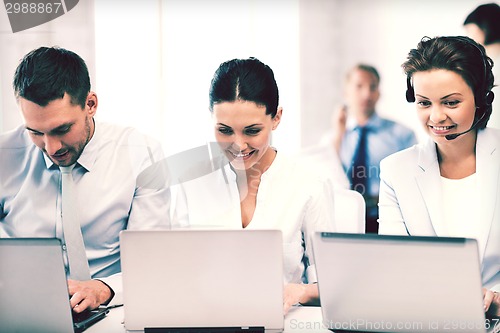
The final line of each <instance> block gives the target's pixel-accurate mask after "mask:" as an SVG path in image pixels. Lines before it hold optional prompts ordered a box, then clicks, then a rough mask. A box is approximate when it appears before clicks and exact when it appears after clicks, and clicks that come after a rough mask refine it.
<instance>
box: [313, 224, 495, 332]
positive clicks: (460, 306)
mask: <svg viewBox="0 0 500 333" xmlns="http://www.w3.org/2000/svg"><path fill="white" fill-rule="evenodd" d="M313 251H314V256H315V259H316V270H317V275H318V284H319V286H318V287H319V293H320V299H321V306H322V314H323V324H324V325H325V326H326V327H328V328H329V329H332V330H335V331H343V330H345V331H368V332H436V333H439V332H456V331H462V332H485V331H486V329H485V315H484V310H483V296H482V291H481V288H482V287H481V273H480V264H479V255H478V248H477V242H476V241H475V240H472V239H463V238H438V237H407V236H383V235H367V234H336V233H317V234H315V235H314V238H313Z"/></svg>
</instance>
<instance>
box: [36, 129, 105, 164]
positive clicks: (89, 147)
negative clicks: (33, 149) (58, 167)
mask: <svg viewBox="0 0 500 333" xmlns="http://www.w3.org/2000/svg"><path fill="white" fill-rule="evenodd" d="M93 121H94V120H93ZM99 129H100V127H99V126H98V123H97V122H96V121H94V135H92V138H90V141H89V142H87V144H86V145H85V147H84V148H83V152H82V154H81V155H80V157H79V158H78V160H77V161H76V162H77V163H78V164H80V165H81V166H82V167H83V168H84V169H85V170H87V171H90V170H91V169H92V167H93V166H94V164H95V160H96V158H97V152H98V149H99V141H100V140H99V138H100V137H101V131H100V130H99ZM43 158H44V160H45V166H46V167H47V169H50V168H52V167H54V165H55V164H54V162H52V160H51V159H50V158H49V157H48V156H47V154H43Z"/></svg>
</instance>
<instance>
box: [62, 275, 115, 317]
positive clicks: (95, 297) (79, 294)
mask: <svg viewBox="0 0 500 333" xmlns="http://www.w3.org/2000/svg"><path fill="white" fill-rule="evenodd" d="M68 291H69V295H70V296H71V299H70V304H71V308H72V309H73V311H74V312H76V313H80V312H83V311H85V310H87V309H89V310H93V309H95V308H97V307H99V305H101V304H103V303H106V302H107V301H108V300H109V299H110V298H111V295H112V293H111V290H110V289H109V287H108V286H107V285H106V284H104V283H103V282H101V281H99V280H89V281H75V280H68Z"/></svg>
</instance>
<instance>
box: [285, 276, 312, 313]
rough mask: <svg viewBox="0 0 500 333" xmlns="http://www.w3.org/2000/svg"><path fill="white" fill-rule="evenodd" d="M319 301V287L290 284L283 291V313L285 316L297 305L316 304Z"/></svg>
mask: <svg viewBox="0 0 500 333" xmlns="http://www.w3.org/2000/svg"><path fill="white" fill-rule="evenodd" d="M318 300H319V291H318V285H317V284H316V283H313V284H299V283H289V284H287V285H286V286H285V289H284V291H283V311H284V313H285V315H286V314H287V313H288V311H289V310H290V308H291V307H292V306H294V305H297V304H315V303H318Z"/></svg>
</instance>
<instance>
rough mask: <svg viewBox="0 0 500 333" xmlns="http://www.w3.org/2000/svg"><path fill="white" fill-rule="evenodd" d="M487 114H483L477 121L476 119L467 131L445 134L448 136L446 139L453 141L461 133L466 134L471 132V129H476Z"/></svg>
mask: <svg viewBox="0 0 500 333" xmlns="http://www.w3.org/2000/svg"><path fill="white" fill-rule="evenodd" d="M485 115H486V113H483V115H482V116H481V117H480V118H479V119H478V120H477V121H474V123H473V124H472V126H471V127H470V128H469V129H468V130H467V131H465V132H462V133H454V134H448V135H445V136H444V137H445V138H446V140H448V141H451V140H455V139H456V138H458V137H459V136H460V135H464V134H466V133H469V132H470V131H472V130H473V129H474V127H476V126H477V124H479V123H480V122H481V120H483V118H484V116H485Z"/></svg>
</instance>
